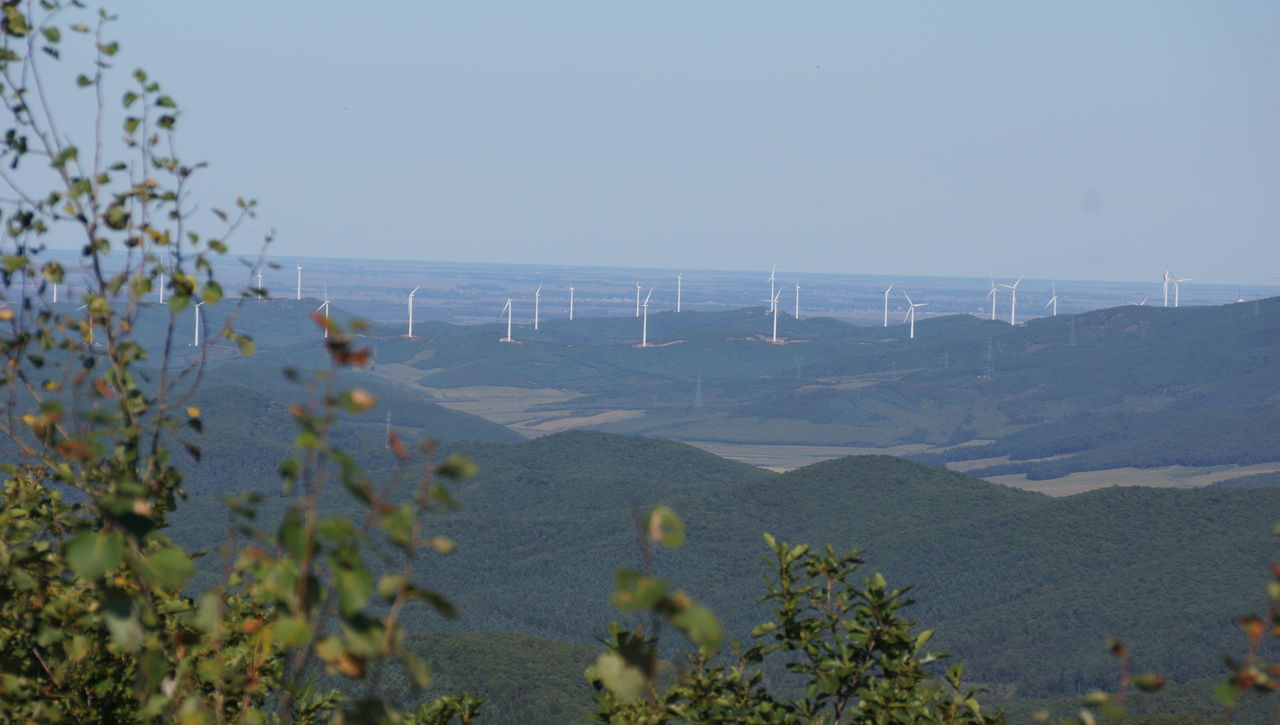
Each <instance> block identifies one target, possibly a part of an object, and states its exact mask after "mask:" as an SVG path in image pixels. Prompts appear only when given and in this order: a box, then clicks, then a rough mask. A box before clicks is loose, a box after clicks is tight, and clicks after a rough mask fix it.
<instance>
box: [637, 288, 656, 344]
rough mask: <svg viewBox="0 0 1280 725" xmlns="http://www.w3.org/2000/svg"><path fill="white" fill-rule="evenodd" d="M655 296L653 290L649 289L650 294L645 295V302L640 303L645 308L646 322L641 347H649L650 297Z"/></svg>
mask: <svg viewBox="0 0 1280 725" xmlns="http://www.w3.org/2000/svg"><path fill="white" fill-rule="evenodd" d="M650 297H653V290H652V289H650V290H649V294H647V295H645V296H644V304H642V305H640V307H641V309H643V310H644V322H643V324H642V327H641V333H640V347H649V298H650Z"/></svg>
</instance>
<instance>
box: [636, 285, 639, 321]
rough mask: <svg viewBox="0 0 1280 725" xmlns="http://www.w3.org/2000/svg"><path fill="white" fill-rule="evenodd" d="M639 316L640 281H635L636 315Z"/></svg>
mask: <svg viewBox="0 0 1280 725" xmlns="http://www.w3.org/2000/svg"><path fill="white" fill-rule="evenodd" d="M639 316H640V282H639V281H638V280H637V281H636V317H639Z"/></svg>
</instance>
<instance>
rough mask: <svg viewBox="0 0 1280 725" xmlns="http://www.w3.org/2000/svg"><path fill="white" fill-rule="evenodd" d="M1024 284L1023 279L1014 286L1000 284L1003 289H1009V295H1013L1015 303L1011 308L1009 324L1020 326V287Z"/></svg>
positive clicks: (1019, 279)
mask: <svg viewBox="0 0 1280 725" xmlns="http://www.w3.org/2000/svg"><path fill="white" fill-rule="evenodd" d="M1020 284H1022V278H1021V277H1019V278H1018V281H1017V282H1014V283H1013V284H1005V283H1003V282H1001V283H1000V286H1001V287H1008V288H1009V293H1010V294H1011V295H1013V303H1012V305H1011V306H1010V307H1009V324H1010V325H1016V324H1018V285H1020Z"/></svg>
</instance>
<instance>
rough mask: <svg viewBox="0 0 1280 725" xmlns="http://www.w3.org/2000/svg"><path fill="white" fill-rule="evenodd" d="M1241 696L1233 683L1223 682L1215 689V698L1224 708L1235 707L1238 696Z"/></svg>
mask: <svg viewBox="0 0 1280 725" xmlns="http://www.w3.org/2000/svg"><path fill="white" fill-rule="evenodd" d="M1239 694H1240V692H1239V690H1237V689H1236V686H1235V683H1233V682H1222V683H1219V684H1218V686H1217V687H1215V688H1213V696H1214V697H1215V698H1217V700H1218V702H1219V703H1221V704H1222V706H1223V707H1235V704H1236V696H1237V695H1239Z"/></svg>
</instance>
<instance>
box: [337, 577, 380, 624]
mask: <svg viewBox="0 0 1280 725" xmlns="http://www.w3.org/2000/svg"><path fill="white" fill-rule="evenodd" d="M335 579H336V584H337V589H338V609H339V611H341V612H342V615H343V616H344V617H350V616H351V615H353V614H355V613H357V612H359V611H360V609H361V608H362V607H364V605H365V604H366V603H367V602H368V601H369V595H370V594H371V593H373V576H372V575H371V574H369V572H368V570H366V569H364V568H359V569H339V570H338V572H337V574H336V575H335Z"/></svg>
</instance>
